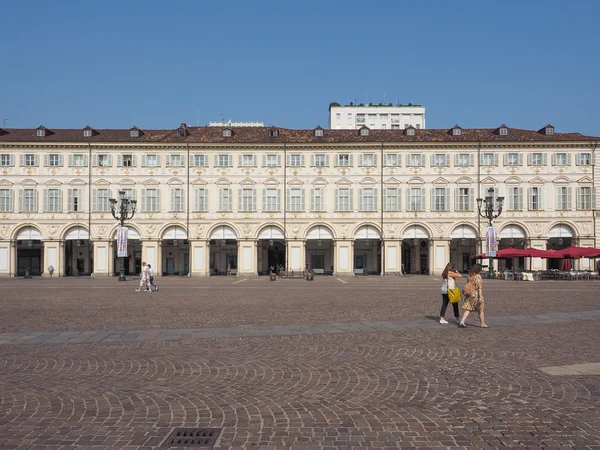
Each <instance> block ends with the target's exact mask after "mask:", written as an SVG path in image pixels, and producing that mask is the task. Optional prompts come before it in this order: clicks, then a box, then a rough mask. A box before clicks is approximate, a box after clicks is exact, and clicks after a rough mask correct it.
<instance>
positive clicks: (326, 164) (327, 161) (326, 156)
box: [325, 155, 329, 167]
mask: <svg viewBox="0 0 600 450" xmlns="http://www.w3.org/2000/svg"><path fill="white" fill-rule="evenodd" d="M325 166H327V167H329V155H325Z"/></svg>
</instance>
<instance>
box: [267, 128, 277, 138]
mask: <svg viewBox="0 0 600 450" xmlns="http://www.w3.org/2000/svg"><path fill="white" fill-rule="evenodd" d="M269 136H270V137H277V136H279V131H278V130H276V129H275V128H273V129H271V130H269Z"/></svg>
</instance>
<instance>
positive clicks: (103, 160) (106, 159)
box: [97, 155, 111, 167]
mask: <svg viewBox="0 0 600 450" xmlns="http://www.w3.org/2000/svg"><path fill="white" fill-rule="evenodd" d="M97 156H98V166H99V167H109V166H111V158H110V155H97Z"/></svg>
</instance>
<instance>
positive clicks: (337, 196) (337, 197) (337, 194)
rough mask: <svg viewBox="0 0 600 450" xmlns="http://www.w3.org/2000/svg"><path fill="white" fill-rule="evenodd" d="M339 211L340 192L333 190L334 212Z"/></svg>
mask: <svg viewBox="0 0 600 450" xmlns="http://www.w3.org/2000/svg"><path fill="white" fill-rule="evenodd" d="M339 210H340V190H339V189H336V190H335V211H339Z"/></svg>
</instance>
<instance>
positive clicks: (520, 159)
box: [517, 153, 523, 166]
mask: <svg viewBox="0 0 600 450" xmlns="http://www.w3.org/2000/svg"><path fill="white" fill-rule="evenodd" d="M517 164H518V165H519V166H522V165H523V153H519V154H517Z"/></svg>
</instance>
